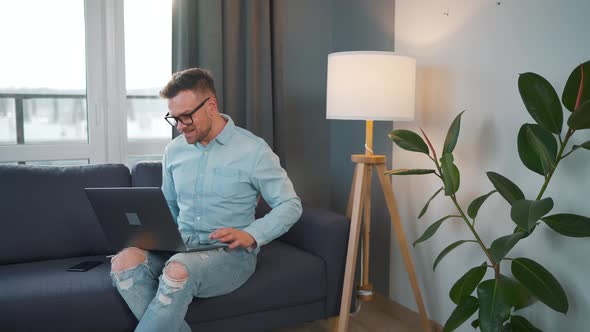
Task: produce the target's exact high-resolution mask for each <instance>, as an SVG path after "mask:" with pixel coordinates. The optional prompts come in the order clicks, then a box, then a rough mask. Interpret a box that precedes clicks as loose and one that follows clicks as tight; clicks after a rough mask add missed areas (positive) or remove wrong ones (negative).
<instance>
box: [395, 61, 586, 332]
mask: <svg viewBox="0 0 590 332" xmlns="http://www.w3.org/2000/svg"><path fill="white" fill-rule="evenodd" d="M585 73H586V74H587V75H588V74H590V61H588V62H585V63H583V64H581V65H579V66H577V67H576V68H574V70H573V71H572V72H571V74H570V76H569V78H568V80H567V83H566V85H565V87H564V91H563V93H562V97H561V100H560V99H559V96H558V95H557V92H556V91H555V89H554V88H553V86H552V85H551V84H550V83H549V82H548V81H547V80H546V79H545V78H543V77H542V76H540V75H538V74H535V73H523V74H521V75H520V76H519V78H518V89H519V92H520V96H521V97H522V101H523V102H524V106H525V108H526V110H527V111H528V113H529V114H530V115H531V117H532V119H533V120H534V123H525V124H523V125H522V126H521V128H520V130H519V132H518V136H517V141H516V146H517V150H518V155H519V157H520V160H521V161H522V163H523V164H524V166H525V167H527V168H528V169H529V170H531V171H532V172H535V173H538V174H540V175H541V176H542V177H543V183H542V185H541V187H540V190H539V192H538V194H537V195H536V196H535V197H525V195H524V193H523V191H522V190H521V189H520V188H519V187H518V186H517V185H516V184H515V183H514V182H512V181H511V180H509V179H508V178H507V177H506V176H504V175H501V174H499V173H496V172H491V171H490V172H487V173H486V175H487V177H488V179H489V180H490V182H491V187H493V189H492V188H490V189H492V190H491V191H490V192H488V193H486V194H484V195H481V196H479V197H476V198H475V199H473V201H471V203H470V204H469V205H468V206H467V208H466V209H465V208H463V207H462V206H461V205H460V204H459V202H458V201H457V197H456V193H457V191H458V190H459V186H460V172H459V169H458V167H457V165H456V164H455V162H454V158H453V150H454V148H455V146H456V144H457V142H458V138H459V132H460V126H461V116H462V115H463V112H461V113H460V114H459V115H457V116H456V117H455V119H454V120H453V122H452V124H451V126H450V128H449V130H448V132H447V135H446V138H445V141H444V144H443V148H442V153H441V154H440V158H439V155H438V154H437V151H436V150H435V149H434V147H433V145H432V142H431V141H430V139H429V138H428V136H427V135H426V133H425V132H424V131H422V130H421V132H422V135H423V137H424V139H422V137H421V136H420V135H418V134H417V133H415V132H413V131H410V130H403V129H400V130H394V131H392V132H390V133H389V135H388V136H389V138H390V139H391V140H392V141H393V142H394V143H395V144H396V145H398V146H399V147H400V148H402V149H404V150H408V151H413V152H417V153H423V154H425V155H426V156H428V158H430V159H431V160H432V163H433V166H434V167H433V168H431V169H395V170H392V171H388V172H387V173H386V174H389V175H434V176H435V177H436V178H438V180H440V181H441V187H440V189H438V190H437V191H436V192H435V193H434V194H433V195H432V196H431V197H430V199H429V200H428V201H427V202H426V204H425V206H424V208H422V210H421V211H420V213H419V215H418V218H421V217H422V216H424V214H425V213H426V211H427V209H428V205H429V203H430V202H431V201H432V200H433V199H434V198H435V197H437V196H438V195H439V194H440V193H444V195H445V196H447V197H448V198H449V199H450V201H451V202H452V204H453V205H454V207H455V208H456V213H455V214H452V215H448V216H444V217H442V218H440V219H439V220H437V221H436V222H434V223H433V224H432V225H430V226H429V227H428V228H427V229H426V231H425V232H424V233H423V234H422V235H421V236H420V237H419V238H418V239H417V240H416V241H415V242H414V246H416V245H417V244H419V243H421V242H424V241H426V240H428V239H430V238H431V237H432V236H433V235H434V234H435V233H436V231H437V230H438V229H439V227H440V226H441V225H442V224H443V223H444V222H445V221H447V220H449V219H452V218H458V219H460V220H462V221H463V222H464V224H465V226H466V227H467V228H468V229H469V231H470V233H471V235H472V236H473V238H471V239H458V240H457V241H456V242H453V243H451V244H449V245H448V246H447V247H446V248H445V249H443V250H442V252H441V253H440V254H439V255H438V256H437V257H436V259H435V260H434V264H433V269H436V266H437V265H438V264H439V263H440V262H441V260H442V259H443V258H444V257H445V256H447V255H448V254H449V253H450V252H451V251H452V250H454V249H455V248H457V247H459V246H461V245H463V244H466V243H470V242H471V243H474V244H476V245H477V246H478V247H479V248H480V249H481V250H482V252H483V254H484V256H485V258H486V261H485V262H482V264H481V265H479V266H474V267H472V268H471V269H469V270H468V271H466V272H465V274H464V275H463V276H461V278H459V280H457V282H455V284H454V285H453V286H452V288H451V289H450V292H449V297H450V299H451V301H453V302H454V303H455V304H456V308H455V309H454V310H453V312H452V313H451V315H450V317H449V318H448V319H447V321H446V323H445V325H444V331H453V330H455V329H456V328H457V327H459V326H461V325H462V324H464V323H465V322H467V321H468V320H469V319H470V318H471V317H472V316H474V314H475V313H476V312H477V313H478V314H477V318H475V319H474V320H472V321H471V325H472V326H473V327H474V328H479V329H480V330H481V331H482V332H496V331H540V330H539V329H538V328H536V327H535V326H534V325H533V323H531V322H529V321H528V320H527V319H526V318H524V317H523V316H521V315H519V314H518V312H517V311H518V310H520V309H522V308H524V307H527V306H529V305H531V304H532V303H534V302H535V301H540V302H542V303H544V304H545V305H547V306H548V307H549V308H551V309H553V310H555V311H557V312H560V313H563V314H565V313H567V311H568V307H569V304H568V298H567V295H566V292H565V290H564V289H563V287H562V286H561V284H560V283H559V281H558V280H557V279H556V278H555V277H554V276H553V274H551V272H550V271H548V270H547V269H546V268H545V267H543V265H542V264H541V263H539V262H536V261H534V260H532V259H529V258H526V257H516V258H511V257H509V256H508V254H509V253H510V250H511V249H512V248H514V246H515V245H516V244H517V243H518V242H520V241H526V239H527V237H528V236H529V235H530V234H531V233H533V232H534V231H535V230H536V229H537V228H538V227H539V225H540V224H545V225H547V226H548V227H550V228H551V229H552V230H554V231H555V232H557V233H559V234H562V235H564V236H569V237H588V236H590V218H588V217H586V216H580V215H576V214H569V213H557V214H551V210H552V209H553V205H554V202H553V198H551V197H545V196H544V193H545V190H546V189H547V186H548V185H549V184H550V182H551V179H552V178H553V175H554V174H555V172H556V170H557V168H558V166H559V165H560V163H561V162H562V161H563V160H564V159H566V158H567V157H568V156H569V155H571V154H572V153H574V152H576V151H580V150H590V141H587V142H584V143H582V144H579V145H572V144H569V142H570V139H571V138H572V136H573V135H574V134H575V133H576V132H578V131H580V130H585V129H590V83H589V80H588V79H585V78H584V74H585ZM562 103H563V106H565V109H566V110H567V111H566V115H567V121H566V124H565V126H564V110H563V108H562ZM564 132H565V133H564ZM566 150H567V151H566ZM494 194H499V195H501V196H502V197H503V198H504V199H505V200H506V203H507V204H506V208H508V209H510V219H511V222H513V223H514V226H515V228H514V231H513V232H512V233H511V234H507V235H505V236H501V237H499V238H497V239H496V240H494V241H493V242H492V243H491V244H486V243H484V242H483V241H482V239H481V236H480V234H479V233H478V230H477V224H476V220H477V216H478V212H479V210H480V208H481V206H482V205H483V204H484V202H485V201H486V199H487V198H488V197H490V196H491V195H494ZM508 268H509V269H510V272H511V275H512V276H511V277H509V276H507V275H506V273H503V271H504V269H508ZM488 269H491V270H492V271H493V277H492V278H488V279H485V278H484V277H485V276H486V272H487V270H488Z"/></svg>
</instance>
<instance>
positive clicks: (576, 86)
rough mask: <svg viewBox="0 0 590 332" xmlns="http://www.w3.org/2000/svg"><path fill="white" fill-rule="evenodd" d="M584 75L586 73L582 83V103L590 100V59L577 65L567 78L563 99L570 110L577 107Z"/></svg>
mask: <svg viewBox="0 0 590 332" xmlns="http://www.w3.org/2000/svg"><path fill="white" fill-rule="evenodd" d="M582 70H583V73H582ZM582 75H584V80H583V84H582V95H581V98H580V105H581V104H582V103H584V102H585V101H587V100H590V76H589V75H590V61H586V62H584V63H583V64H581V65H579V66H576V68H574V70H572V72H571V74H570V76H569V77H568V79H567V82H566V83H565V87H564V88H563V94H562V95H561V101H562V102H563V105H564V106H565V107H566V108H567V109H568V110H569V111H570V112H573V111H574V109H575V108H576V100H577V99H578V93H579V92H580V83H581V82H582Z"/></svg>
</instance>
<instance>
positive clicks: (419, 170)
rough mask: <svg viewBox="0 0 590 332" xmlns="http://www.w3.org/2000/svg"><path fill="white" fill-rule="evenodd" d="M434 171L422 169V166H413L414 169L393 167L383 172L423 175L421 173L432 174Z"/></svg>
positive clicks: (386, 173) (387, 173)
mask: <svg viewBox="0 0 590 332" xmlns="http://www.w3.org/2000/svg"><path fill="white" fill-rule="evenodd" d="M434 172H436V171H435V170H433V169H423V168H415V169H407V168H400V169H394V170H391V171H387V172H385V175H423V174H432V173H434Z"/></svg>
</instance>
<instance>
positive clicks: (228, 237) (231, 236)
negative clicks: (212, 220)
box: [219, 234, 236, 242]
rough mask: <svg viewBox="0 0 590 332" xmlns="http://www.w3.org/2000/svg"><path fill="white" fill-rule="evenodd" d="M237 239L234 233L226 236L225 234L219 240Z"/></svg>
mask: <svg viewBox="0 0 590 332" xmlns="http://www.w3.org/2000/svg"><path fill="white" fill-rule="evenodd" d="M235 239H236V236H235V235H234V234H228V235H226V236H223V237H221V238H219V241H221V242H230V241H233V240H235Z"/></svg>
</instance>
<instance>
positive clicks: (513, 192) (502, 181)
mask: <svg viewBox="0 0 590 332" xmlns="http://www.w3.org/2000/svg"><path fill="white" fill-rule="evenodd" d="M486 174H487V176H488V179H490V181H491V182H492V184H493V185H494V188H496V190H497V191H498V192H499V193H500V195H502V197H504V199H506V200H507V201H508V203H510V205H512V204H513V203H514V202H515V201H518V200H521V199H524V194H523V193H522V190H520V188H518V186H517V185H515V184H514V183H513V182H512V181H510V180H508V179H507V178H505V177H504V176H502V175H500V174H498V173H494V172H487V173H486Z"/></svg>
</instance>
